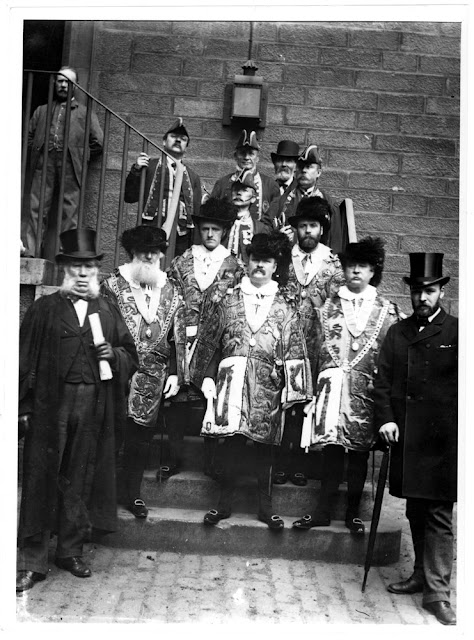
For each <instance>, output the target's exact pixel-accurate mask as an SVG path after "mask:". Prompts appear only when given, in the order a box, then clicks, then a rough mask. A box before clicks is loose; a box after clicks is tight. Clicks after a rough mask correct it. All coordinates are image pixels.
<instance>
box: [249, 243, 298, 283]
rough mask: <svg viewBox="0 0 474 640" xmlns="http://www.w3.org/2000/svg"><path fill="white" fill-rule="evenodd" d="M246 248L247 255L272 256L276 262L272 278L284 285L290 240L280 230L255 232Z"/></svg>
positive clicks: (289, 258) (289, 255) (256, 256)
mask: <svg viewBox="0 0 474 640" xmlns="http://www.w3.org/2000/svg"><path fill="white" fill-rule="evenodd" d="M246 250H247V255H248V256H249V257H250V256H253V257H254V258H257V259H258V258H273V259H274V260H275V262H276V263H277V269H276V271H275V273H274V275H273V278H274V280H277V281H278V283H279V284H280V285H286V283H287V282H288V274H289V267H290V262H291V242H290V240H289V239H288V237H287V236H286V235H285V234H284V233H281V231H272V232H271V233H256V234H255V235H254V236H253V237H252V240H251V241H250V244H248V245H247V247H246Z"/></svg>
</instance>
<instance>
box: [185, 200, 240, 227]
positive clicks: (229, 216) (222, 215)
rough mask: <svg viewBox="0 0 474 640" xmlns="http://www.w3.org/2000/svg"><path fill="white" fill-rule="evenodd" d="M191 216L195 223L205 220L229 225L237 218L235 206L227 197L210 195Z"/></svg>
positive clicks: (225, 225)
mask: <svg viewBox="0 0 474 640" xmlns="http://www.w3.org/2000/svg"><path fill="white" fill-rule="evenodd" d="M191 217H192V219H193V220H194V222H195V223H198V222H200V221H203V220H206V221H209V222H217V223H219V224H222V225H223V226H224V227H231V226H232V224H233V223H234V222H235V219H236V218H237V207H236V206H235V205H233V204H232V202H230V201H229V200H227V199H223V200H221V199H220V198H214V197H212V196H211V197H209V198H208V199H207V200H206V202H204V204H202V205H201V207H200V209H199V213H198V214H196V215H193V216H191Z"/></svg>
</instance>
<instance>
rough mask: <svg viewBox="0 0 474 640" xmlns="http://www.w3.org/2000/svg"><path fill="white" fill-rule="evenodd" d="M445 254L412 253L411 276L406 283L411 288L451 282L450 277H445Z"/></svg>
mask: <svg viewBox="0 0 474 640" xmlns="http://www.w3.org/2000/svg"><path fill="white" fill-rule="evenodd" d="M443 257H444V253H410V276H409V277H407V276H404V277H403V279H404V281H405V282H406V283H407V284H409V285H410V286H416V285H418V286H422V287H423V286H425V285H429V284H439V285H440V287H442V286H443V285H445V284H446V283H448V282H449V280H450V277H449V276H443Z"/></svg>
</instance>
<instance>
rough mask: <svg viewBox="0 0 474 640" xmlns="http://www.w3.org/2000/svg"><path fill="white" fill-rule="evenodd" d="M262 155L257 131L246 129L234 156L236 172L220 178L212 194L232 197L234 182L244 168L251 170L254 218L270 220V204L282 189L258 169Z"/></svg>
mask: <svg viewBox="0 0 474 640" xmlns="http://www.w3.org/2000/svg"><path fill="white" fill-rule="evenodd" d="M259 156H260V145H259V143H258V142H257V134H256V133H255V131H250V132H247V131H246V130H245V129H244V130H243V131H242V133H241V134H240V137H239V139H238V141H237V144H236V147H235V151H234V158H235V161H236V163H237V166H236V170H235V171H234V173H229V174H227V175H225V176H224V177H222V178H219V180H217V182H216V183H215V185H214V188H213V189H212V193H211V195H212V196H214V197H216V198H221V199H222V198H227V199H228V200H230V199H231V190H232V184H233V183H234V182H235V181H236V180H237V179H238V178H239V176H240V175H241V173H242V171H243V170H247V171H250V172H251V174H252V177H253V181H254V184H255V201H254V202H252V203H251V205H250V212H251V214H252V218H253V219H254V220H263V221H265V220H268V210H269V208H270V204H271V203H272V202H273V200H275V199H276V198H278V197H279V195H280V190H279V188H278V185H277V184H276V182H275V180H274V179H273V178H270V177H269V176H267V175H266V174H264V173H262V172H261V171H258V170H257V164H258V161H259V159H260V158H259Z"/></svg>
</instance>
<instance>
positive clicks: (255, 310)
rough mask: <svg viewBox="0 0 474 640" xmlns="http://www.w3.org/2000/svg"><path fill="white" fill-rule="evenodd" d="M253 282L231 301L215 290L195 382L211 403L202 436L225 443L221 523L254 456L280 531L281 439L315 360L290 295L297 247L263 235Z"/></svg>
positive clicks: (212, 514)
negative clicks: (276, 507) (275, 479)
mask: <svg viewBox="0 0 474 640" xmlns="http://www.w3.org/2000/svg"><path fill="white" fill-rule="evenodd" d="M247 251H248V254H249V263H248V274H249V275H248V276H245V277H243V278H242V281H241V283H240V284H238V285H237V286H236V287H234V289H231V290H229V291H228V292H227V293H226V295H225V296H224V298H222V297H221V295H220V292H219V294H218V295H217V296H216V295H215V292H214V291H213V289H211V290H210V291H209V293H208V294H207V296H206V299H205V301H204V303H203V308H202V312H201V319H200V326H199V333H198V336H199V337H198V341H197V346H196V350H195V352H194V356H193V359H192V361H191V371H192V380H193V382H194V383H195V384H196V386H198V387H201V389H202V392H203V394H204V397H205V398H206V400H207V401H208V406H209V411H207V412H206V415H205V417H204V421H203V428H202V431H201V434H202V435H203V436H210V437H213V438H221V437H222V438H224V444H223V446H222V450H223V451H222V453H223V468H222V475H221V479H220V482H221V490H220V497H219V502H218V505H217V509H211V510H210V511H209V512H208V513H207V514H206V515H205V516H204V522H205V523H206V524H210V525H213V524H217V522H219V520H222V519H223V518H228V517H229V516H230V515H231V512H232V497H233V492H234V488H235V484H236V480H237V477H238V475H241V474H242V471H243V470H242V465H243V464H245V461H246V460H247V459H248V458H249V455H251V452H249V448H248V447H247V446H246V445H247V444H250V443H252V444H253V450H254V454H255V461H254V469H255V473H256V475H257V479H258V498H259V511H258V519H259V520H261V521H262V522H265V523H266V524H267V525H268V527H269V528H271V529H281V528H282V527H283V526H284V522H283V519H282V518H281V517H280V516H278V515H275V514H274V513H273V507H272V467H273V455H274V447H275V445H279V444H280V442H281V436H282V424H283V415H282V414H283V412H284V411H286V410H287V409H289V408H290V407H292V406H293V405H294V404H295V403H299V402H303V403H304V402H307V401H308V400H310V398H311V397H312V384H311V372H310V366H309V360H308V357H307V352H306V344H305V341H304V337H303V333H302V330H301V324H300V322H299V316H298V311H297V308H296V306H295V304H294V300H291V299H290V298H289V297H288V295H287V294H288V292H287V290H286V289H285V285H286V282H287V280H288V266H289V262H290V257H291V253H290V252H291V246H290V242H289V240H288V238H286V236H285V235H284V234H281V233H279V232H273V233H272V234H263V233H260V234H256V235H255V236H254V237H253V238H252V242H251V243H250V245H249V246H248V249H247Z"/></svg>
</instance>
